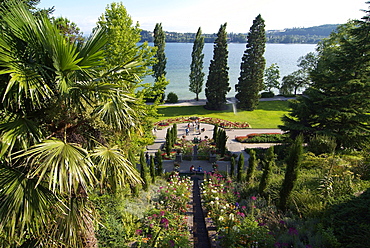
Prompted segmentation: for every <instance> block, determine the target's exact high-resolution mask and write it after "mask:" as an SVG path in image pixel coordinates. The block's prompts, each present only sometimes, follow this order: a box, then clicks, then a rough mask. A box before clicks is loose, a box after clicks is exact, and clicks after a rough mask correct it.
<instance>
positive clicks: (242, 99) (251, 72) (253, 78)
mask: <svg viewBox="0 0 370 248" xmlns="http://www.w3.org/2000/svg"><path fill="white" fill-rule="evenodd" d="M265 46H266V33H265V21H264V20H263V19H262V17H261V15H258V16H257V17H256V19H254V21H253V25H252V26H251V28H250V30H249V34H248V37H247V48H246V50H245V52H244V55H243V57H242V63H241V65H240V77H239V81H238V83H237V84H236V85H235V90H236V92H237V94H236V96H235V97H236V99H238V101H239V102H238V107H239V108H241V109H246V110H254V109H256V107H257V105H258V102H259V99H260V94H259V93H260V91H261V90H263V89H264V83H263V77H264V70H265V64H266V60H265V57H264V53H265Z"/></svg>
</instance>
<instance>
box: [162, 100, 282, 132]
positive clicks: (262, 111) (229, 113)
mask: <svg viewBox="0 0 370 248" xmlns="http://www.w3.org/2000/svg"><path fill="white" fill-rule="evenodd" d="M229 106H230V108H229V109H228V110H222V111H215V110H206V109H204V108H203V106H176V107H172V106H171V107H168V106H164V105H162V106H159V108H158V112H159V113H160V114H162V115H163V116H161V117H160V118H158V120H163V119H167V118H173V117H179V116H207V117H215V118H220V119H224V120H229V121H241V122H248V123H249V124H250V125H251V126H252V128H277V127H278V125H280V124H282V122H281V117H282V116H283V115H284V114H286V113H288V111H289V107H288V101H266V102H260V103H259V106H258V109H257V110H255V111H237V114H236V115H235V114H234V112H233V110H232V106H231V105H229Z"/></svg>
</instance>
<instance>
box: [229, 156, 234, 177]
mask: <svg viewBox="0 0 370 248" xmlns="http://www.w3.org/2000/svg"><path fill="white" fill-rule="evenodd" d="M234 173H235V158H234V156H232V157H231V159H230V177H231V178H232V177H233V176H234Z"/></svg>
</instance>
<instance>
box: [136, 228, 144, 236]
mask: <svg viewBox="0 0 370 248" xmlns="http://www.w3.org/2000/svg"><path fill="white" fill-rule="evenodd" d="M135 233H136V234H137V235H141V234H142V233H143V230H141V229H137V230H136V232H135Z"/></svg>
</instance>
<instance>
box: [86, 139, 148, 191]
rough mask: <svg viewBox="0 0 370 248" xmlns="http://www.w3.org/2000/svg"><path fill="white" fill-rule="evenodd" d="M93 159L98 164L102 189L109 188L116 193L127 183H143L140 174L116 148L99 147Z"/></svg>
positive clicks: (93, 154)
mask: <svg viewBox="0 0 370 248" xmlns="http://www.w3.org/2000/svg"><path fill="white" fill-rule="evenodd" d="M91 157H92V159H93V161H94V162H95V163H96V166H97V173H98V174H99V175H98V178H99V181H100V184H101V187H102V188H104V187H105V186H107V187H108V188H111V189H112V190H113V191H116V190H117V189H118V188H119V187H123V186H124V185H125V184H127V183H129V184H130V185H136V184H138V183H141V179H140V174H139V172H138V171H137V170H136V169H135V168H134V167H133V166H132V164H131V163H130V161H128V160H127V159H126V157H125V156H124V155H123V154H122V152H121V151H120V150H119V149H117V148H116V147H114V148H110V147H105V146H99V147H97V148H96V149H95V151H94V152H93V153H92V154H91Z"/></svg>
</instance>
